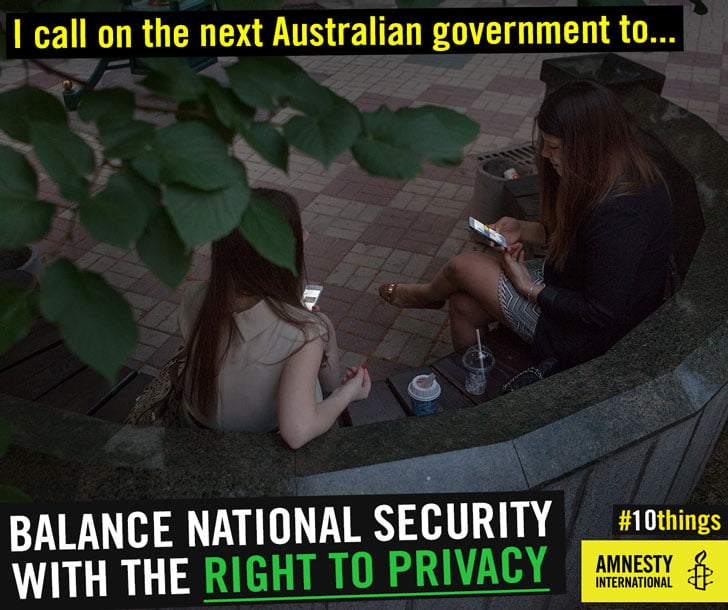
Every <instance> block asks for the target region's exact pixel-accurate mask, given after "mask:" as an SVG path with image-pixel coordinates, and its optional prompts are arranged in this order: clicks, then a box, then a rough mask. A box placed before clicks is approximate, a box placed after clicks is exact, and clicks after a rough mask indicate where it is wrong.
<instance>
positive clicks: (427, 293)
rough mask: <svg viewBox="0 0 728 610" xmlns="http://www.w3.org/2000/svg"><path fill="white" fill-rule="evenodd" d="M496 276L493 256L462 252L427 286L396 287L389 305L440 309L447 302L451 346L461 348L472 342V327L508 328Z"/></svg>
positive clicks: (499, 272)
mask: <svg viewBox="0 0 728 610" xmlns="http://www.w3.org/2000/svg"><path fill="white" fill-rule="evenodd" d="M500 274H501V266H500V262H499V261H498V259H496V258H495V257H493V256H491V255H490V254H486V253H485V252H465V253H463V254H459V255H458V256H456V257H454V258H451V259H450V260H449V261H448V262H447V263H445V265H444V266H443V267H442V268H441V269H440V270H439V271H438V272H437V274H436V275H435V277H434V278H433V279H432V281H431V282H429V283H428V284H397V285H396V289H395V291H394V293H393V294H392V295H391V296H392V298H391V299H390V302H391V303H392V304H393V305H395V306H397V307H438V306H439V307H441V306H442V305H444V302H445V301H446V300H449V301H450V333H451V336H452V343H453V347H454V348H455V349H456V350H457V349H461V348H463V347H466V346H468V345H472V344H473V343H474V341H475V329H476V328H482V327H485V326H486V325H487V324H489V323H491V322H494V321H498V322H500V323H501V324H504V325H505V326H507V327H508V328H510V327H511V325H510V323H509V322H508V320H507V319H506V318H505V316H504V315H503V312H502V311H501V308H500V303H499V302H498V281H499V279H500ZM386 287H387V286H386V285H384V286H382V287H380V295H382V296H385V294H386ZM383 288H384V289H385V290H384V291H383Z"/></svg>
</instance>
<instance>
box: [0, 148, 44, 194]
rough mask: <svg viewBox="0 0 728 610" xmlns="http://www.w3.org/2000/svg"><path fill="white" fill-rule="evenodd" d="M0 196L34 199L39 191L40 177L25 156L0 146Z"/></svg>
mask: <svg viewBox="0 0 728 610" xmlns="http://www.w3.org/2000/svg"><path fill="white" fill-rule="evenodd" d="M0 168H2V171H0V196H3V195H6V196H18V197H22V198H26V197H32V198H35V194H36V192H37V191H38V177H37V176H36V174H35V170H34V169H33V166H32V165H31V164H30V163H28V160H27V159H26V158H25V156H24V155H22V154H20V153H19V152H17V151H16V150H13V149H12V148H10V147H9V146H0Z"/></svg>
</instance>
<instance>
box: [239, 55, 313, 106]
mask: <svg viewBox="0 0 728 610" xmlns="http://www.w3.org/2000/svg"><path fill="white" fill-rule="evenodd" d="M225 71H226V72H227V75H228V77H229V78H230V87H231V88H232V90H233V92H234V93H235V95H237V96H238V98H240V99H241V100H242V101H243V102H245V103H246V104H247V105H248V106H252V107H253V108H265V109H267V110H273V109H274V108H275V107H276V106H278V105H280V104H281V103H282V102H283V101H285V100H286V99H287V98H288V97H289V96H290V95H291V84H292V81H293V79H294V77H296V76H297V75H298V74H301V73H302V72H303V70H302V69H301V68H300V67H299V66H298V65H297V64H295V63H294V62H292V61H291V60H290V59H288V58H287V57H241V58H240V59H238V61H237V62H236V63H235V64H233V65H232V66H229V67H228V68H225Z"/></svg>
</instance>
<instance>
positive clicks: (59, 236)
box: [0, 0, 728, 377]
mask: <svg viewBox="0 0 728 610" xmlns="http://www.w3.org/2000/svg"><path fill="white" fill-rule="evenodd" d="M651 3H653V4H680V5H685V24H686V45H685V49H686V50H685V52H682V53H649V54H648V53H631V54H626V56H627V57H629V58H630V59H633V60H635V61H638V62H641V63H644V64H645V65H647V66H649V67H650V68H653V69H655V70H657V71H659V72H662V73H664V74H665V75H666V77H667V80H666V83H665V88H664V91H663V95H664V96H665V97H667V98H668V99H671V100H672V101H674V102H675V103H677V104H679V105H681V106H683V107H685V108H687V109H688V110H690V111H692V112H694V113H696V114H697V115H699V116H701V117H702V118H703V119H705V120H706V121H707V122H708V123H709V124H711V125H712V126H713V127H714V128H715V129H717V130H718V131H719V132H720V133H721V134H722V135H723V136H724V137H728V42H725V38H726V33H728V31H727V29H726V23H728V6H726V3H724V2H717V1H716V2H709V3H708V4H709V6H710V13H709V14H708V15H707V16H706V17H698V16H696V15H694V14H693V13H691V12H690V9H689V8H688V4H689V3H688V2H687V0H659V1H658V2H651ZM322 4H325V5H328V3H327V2H323V3H322ZM508 4H509V6H511V5H513V6H524V7H525V6H555V5H561V6H573V4H574V3H573V2H571V1H568V0H541V1H532V2H528V1H526V0H522V1H513V0H509V2H508ZM377 5H378V6H381V3H377ZM448 5H450V6H500V5H501V2H500V0H497V1H495V0H492V1H490V2H487V1H485V2H465V1H462V2H452V3H449V4H448ZM357 6H360V5H359V4H357ZM362 6H363V5H362ZM562 55H564V54H563V53H559V54H554V55H545V54H497V55H451V56H442V55H420V56H406V55H401V56H381V57H373V56H369V57H367V56H358V57H354V56H335V57H301V58H297V59H296V61H298V62H299V63H300V65H302V66H303V67H304V68H306V69H307V70H309V71H310V72H311V73H312V74H313V75H314V77H315V78H316V79H317V80H318V81H319V82H321V83H322V84H324V85H327V86H329V87H331V88H332V89H333V90H334V91H336V92H337V93H338V94H340V95H342V96H344V97H346V98H347V99H349V100H351V101H352V102H354V103H355V104H356V105H357V106H358V107H359V108H361V109H362V110H367V111H370V110H375V109H376V108H378V107H379V106H380V105H381V104H385V105H387V106H389V107H390V108H393V109H395V108H398V107H400V106H403V105H422V104H430V103H434V104H440V105H445V106H448V107H451V108H453V109H456V110H459V111H461V112H465V113H466V114H467V115H468V116H470V117H471V118H473V119H474V120H477V121H478V122H479V123H480V125H481V131H480V134H479V136H478V138H477V139H476V141H475V142H473V143H472V144H471V145H470V146H469V147H468V149H467V150H466V151H465V152H466V154H467V155H468V157H467V158H466V160H465V161H464V163H463V164H462V165H461V166H460V167H457V168H451V169H444V168H439V167H434V166H425V167H424V168H423V173H422V175H421V176H420V177H418V178H416V179H415V180H411V181H402V180H391V179H384V178H373V177H371V176H368V175H367V174H365V173H364V172H363V171H362V170H361V169H359V168H358V166H357V165H356V164H355V162H354V161H353V159H352V157H351V155H350V154H348V153H347V154H344V155H342V156H341V157H339V158H338V159H336V160H335V161H334V162H333V163H332V164H331V166H330V167H329V168H328V169H324V168H323V167H321V166H320V165H319V164H318V163H317V162H316V161H314V160H312V159H310V158H308V157H305V156H304V155H301V154H299V153H297V152H293V154H292V155H291V159H290V168H289V171H288V173H287V174H286V173H284V172H282V171H280V170H278V169H275V168H271V167H270V166H269V165H268V164H267V163H265V162H264V161H262V160H261V159H260V158H259V157H258V156H257V155H256V154H255V153H254V152H253V151H251V150H250V149H249V148H247V147H246V145H245V144H244V143H243V142H238V143H237V144H236V145H235V152H236V154H237V155H238V156H239V157H240V158H241V159H242V160H243V161H244V162H245V163H246V165H247V168H248V176H249V180H250V181H251V183H253V184H254V185H256V186H271V187H278V188H283V189H286V190H289V191H290V192H291V193H292V194H293V195H295V196H296V198H297V199H298V202H299V204H300V206H301V208H302V211H303V219H304V223H305V225H306V227H307V228H308V230H309V231H310V233H311V239H310V240H309V242H308V243H307V244H306V256H307V267H308V276H309V278H308V279H309V280H310V281H315V282H318V283H322V284H323V285H324V287H325V288H324V292H323V295H322V298H321V307H322V310H323V311H325V312H327V313H329V314H330V315H331V317H332V319H333V320H334V322H335V324H336V326H337V329H338V331H337V332H338V338H339V344H340V347H341V350H342V356H343V362H344V363H345V364H357V363H360V362H362V361H364V360H367V361H368V362H369V368H370V370H371V371H372V373H373V374H374V375H375V376H376V377H381V376H384V375H385V374H387V373H389V372H392V371H398V370H402V369H403V368H406V367H409V366H416V365H420V364H423V363H425V362H428V361H431V360H433V359H435V358H437V357H440V356H442V355H444V354H446V353H448V352H449V351H450V349H451V348H450V342H449V331H448V323H447V313H446V311H400V310H397V309H394V308H392V307H390V306H388V305H386V304H384V303H382V302H381V300H379V299H378V297H377V296H376V288H377V286H378V285H379V284H380V283H382V282H388V281H397V280H400V281H421V280H425V279H428V278H431V277H432V275H433V274H434V273H435V272H436V270H437V269H438V268H439V266H440V265H441V264H442V263H444V262H445V261H446V260H447V259H448V258H449V257H451V256H453V255H455V254H457V253H459V252H462V251H464V250H468V249H474V248H476V247H477V246H476V245H475V244H474V243H473V242H472V241H471V239H470V235H469V233H468V230H467V228H466V224H465V222H464V219H465V218H467V212H468V207H469V202H470V199H471V197H472V193H473V188H472V186H473V181H474V171H473V170H474V167H475V164H474V156H475V155H477V154H482V153H484V152H487V151H489V150H493V149H497V148H503V147H511V146H517V145H520V144H523V143H524V142H528V141H530V139H531V134H532V123H533V116H534V114H535V112H536V110H537V108H538V105H539V103H540V100H541V98H542V96H543V92H544V85H543V84H542V83H541V82H540V81H539V79H538V75H539V71H540V67H541V62H542V61H543V60H544V59H546V58H548V57H557V56H562ZM231 61H233V60H232V59H224V58H223V59H221V60H220V62H219V63H218V64H217V65H215V66H213V67H211V68H209V69H208V70H206V72H205V74H206V75H208V76H220V75H222V74H223V72H222V68H223V66H224V65H225V64H226V63H230V62H231ZM52 63H53V65H54V67H56V68H57V69H59V70H63V71H68V72H71V73H74V74H78V75H79V76H82V77H85V76H87V75H88V74H89V73H90V71H91V69H92V68H93V65H94V62H93V60H78V59H76V60H70V61H60V60H55V61H53V62H52ZM136 80H137V77H134V76H132V75H130V74H128V73H126V72H125V71H124V70H117V71H114V72H107V74H106V75H105V76H104V77H103V78H102V80H101V83H100V85H99V87H107V86H113V85H116V84H124V85H129V84H132V83H134V82H136ZM24 82H29V83H31V84H33V85H36V86H40V87H43V88H45V89H47V90H48V91H49V92H50V93H53V94H55V95H59V96H60V93H61V85H60V79H59V78H58V77H56V76H53V75H49V74H45V73H43V72H42V71H40V70H39V69H37V68H36V67H33V66H30V65H26V64H24V63H23V62H21V61H11V62H4V64H3V65H2V70H0V89H2V88H6V87H11V86H16V85H19V84H22V83H24ZM145 118H147V119H149V118H152V119H154V120H157V121H159V122H163V121H164V120H165V119H164V118H163V117H162V116H161V115H159V116H156V117H155V116H152V117H148V116H145ZM71 120H72V122H73V124H74V125H77V126H78V127H79V129H80V130H81V131H82V132H85V133H87V134H88V137H87V141H89V143H91V144H94V145H95V142H94V140H93V138H92V134H91V133H90V128H89V126H87V125H84V124H82V123H80V121H79V120H78V118H77V117H76V116H75V114H73V113H72V114H71ZM95 146H96V147H97V148H98V146H97V145H95ZM19 149H20V150H23V151H24V152H29V150H30V149H29V147H28V146H19ZM104 177H105V174H104V173H101V174H100V176H99V178H100V180H99V183H98V187H100V186H101V185H102V184H103V180H104ZM39 189H40V197H42V198H45V199H48V200H51V201H54V202H57V204H58V210H59V211H58V215H57V217H56V219H55V220H54V223H53V229H52V231H51V233H50V234H49V235H48V237H47V238H46V239H45V240H43V241H42V242H40V243H39V244H38V248H39V250H40V251H41V253H42V255H43V257H44V259H45V260H46V261H48V260H51V259H52V258H53V257H55V256H57V255H65V256H69V257H71V258H72V259H74V260H76V261H77V262H78V264H79V265H80V266H81V267H84V268H88V269H93V270H95V271H98V272H100V273H102V274H103V275H104V277H106V279H107V280H108V281H109V283H110V284H112V285H113V286H115V287H116V288H117V289H119V290H120V291H121V292H122V293H123V294H124V296H125V297H126V299H127V300H128V301H129V303H130V305H131V307H132V310H133V312H134V316H135V319H136V320H137V321H138V324H139V331H140V332H139V344H138V346H137V348H136V349H135V350H134V353H133V354H132V357H131V359H130V361H129V363H128V364H129V365H130V366H132V367H135V368H140V369H141V370H143V371H144V372H151V373H154V372H155V371H156V370H157V368H158V367H160V366H161V365H162V364H163V363H164V362H165V361H166V359H168V358H169V357H170V356H171V355H172V354H173V353H174V351H175V350H176V349H177V347H178V345H179V343H180V339H179V337H178V336H177V335H176V321H175V311H176V308H177V305H178V303H179V301H180V297H181V294H182V290H183V289H184V287H185V285H186V284H187V283H188V282H191V281H197V280H202V279H204V278H205V275H206V270H207V266H208V264H209V259H208V253H209V249H208V248H207V247H201V248H199V249H198V251H197V252H196V253H195V256H194V261H193V265H192V268H191V269H190V273H189V274H188V276H187V278H186V279H185V281H184V282H183V284H182V285H181V286H180V287H179V288H178V289H177V290H175V291H171V290H169V289H168V288H167V287H165V286H164V285H163V284H162V283H161V282H159V281H158V280H157V279H156V278H155V277H154V276H153V275H152V274H151V273H150V272H149V271H148V270H147V269H146V268H145V267H144V265H143V264H142V263H140V261H139V259H138V257H137V256H136V254H135V253H134V252H133V251H123V250H120V249H118V248H114V247H111V246H108V245H106V244H101V243H98V242H96V241H95V240H93V239H91V238H90V237H89V236H88V235H86V233H85V232H84V230H83V229H82V228H81V226H80V225H79V224H78V223H77V221H76V219H75V213H74V211H73V209H71V208H70V207H69V204H68V203H67V202H64V201H63V200H62V199H61V198H60V196H59V194H58V193H57V191H56V189H55V188H54V187H53V185H52V183H51V182H50V181H49V180H48V179H47V178H43V177H41V181H40V186H39Z"/></svg>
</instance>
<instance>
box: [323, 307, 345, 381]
mask: <svg viewBox="0 0 728 610" xmlns="http://www.w3.org/2000/svg"><path fill="white" fill-rule="evenodd" d="M319 317H320V318H321V320H322V321H323V323H324V324H325V325H326V337H325V338H324V353H325V354H326V362H324V363H323V364H321V368H320V369H319V372H318V379H319V381H320V382H321V387H322V388H323V390H324V392H325V393H327V394H328V393H329V392H333V391H334V388H336V387H337V386H339V384H340V383H341V365H340V364H339V346H338V344H337V342H336V331H335V330H334V325H333V324H332V323H331V320H329V317H328V316H326V315H324V314H322V313H320V314H319Z"/></svg>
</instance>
